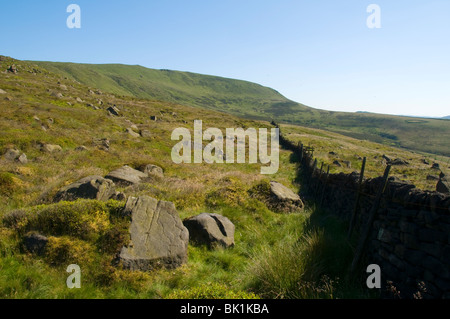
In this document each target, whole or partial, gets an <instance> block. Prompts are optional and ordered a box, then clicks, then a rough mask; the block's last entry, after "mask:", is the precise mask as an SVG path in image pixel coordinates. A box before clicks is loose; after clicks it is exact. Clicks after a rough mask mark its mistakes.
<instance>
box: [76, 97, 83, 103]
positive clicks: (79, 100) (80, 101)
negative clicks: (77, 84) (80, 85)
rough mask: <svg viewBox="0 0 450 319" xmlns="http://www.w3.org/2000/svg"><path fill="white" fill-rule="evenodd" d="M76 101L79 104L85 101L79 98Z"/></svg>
mask: <svg viewBox="0 0 450 319" xmlns="http://www.w3.org/2000/svg"><path fill="white" fill-rule="evenodd" d="M75 101H77V102H78V103H83V100H82V99H80V98H79V97H77V98H76V99H75Z"/></svg>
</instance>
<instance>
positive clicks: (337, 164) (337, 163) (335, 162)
mask: <svg viewBox="0 0 450 319" xmlns="http://www.w3.org/2000/svg"><path fill="white" fill-rule="evenodd" d="M333 164H334V165H336V166H337V167H342V165H341V163H340V162H339V161H337V160H336V161H334V162H333Z"/></svg>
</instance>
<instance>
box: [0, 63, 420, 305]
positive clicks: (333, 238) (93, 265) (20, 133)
mask: <svg viewBox="0 0 450 319" xmlns="http://www.w3.org/2000/svg"><path fill="white" fill-rule="evenodd" d="M12 63H15V64H16V65H17V67H18V69H19V73H18V74H16V75H12V74H3V73H2V74H0V88H2V89H4V90H5V91H7V94H6V95H7V96H8V97H9V99H1V100H0V162H1V163H0V164H1V166H0V219H1V225H0V248H1V249H0V269H1V271H0V297H1V298H176V297H179V298H188V297H193V296H194V297H195V296H197V297H198V298H201V297H208V298H215V297H217V298H223V297H242V298H244V297H245V298H247V297H248V298H253V297H268V298H346V297H356V298H368V297H372V296H371V295H370V294H369V293H368V292H367V290H364V289H363V288H361V283H363V284H364V283H365V280H361V278H359V277H355V278H353V277H352V278H353V279H351V278H347V275H348V273H347V265H348V262H349V260H350V256H351V253H352V245H351V243H348V242H347V241H346V239H345V238H343V234H344V233H345V232H344V231H343V228H345V225H342V224H340V223H339V222H338V221H337V220H334V219H332V218H330V217H327V216H322V215H321V213H320V212H319V211H317V210H316V209H315V208H313V207H309V208H307V209H305V210H304V211H302V212H299V213H295V214H279V213H276V212H274V211H272V210H271V209H270V208H268V207H267V202H266V201H265V200H264V198H263V197H258V196H254V195H255V192H254V190H259V189H260V188H262V190H264V187H261V185H262V186H263V185H267V183H268V181H270V180H275V181H278V182H280V183H282V184H284V185H286V186H288V187H290V188H291V189H293V190H294V191H296V192H298V191H300V190H301V188H302V187H303V186H305V185H301V183H300V184H299V183H298V182H299V181H297V180H296V169H297V164H296V163H295V162H293V161H292V160H291V153H290V152H287V151H285V150H281V152H280V169H279V171H278V172H277V173H276V174H274V175H271V176H269V177H267V176H262V175H261V174H260V164H239V165H237V164H223V165H210V164H206V163H203V164H195V165H188V164H182V165H175V164H174V163H173V162H172V160H171V158H170V151H171V148H172V146H173V145H174V141H171V139H170V135H171V132H172V130H173V129H174V128H176V127H187V128H188V129H191V130H192V127H193V121H194V120H195V119H202V120H203V127H204V128H206V127H217V128H219V129H221V130H222V131H223V132H224V131H225V128H227V127H235V128H237V127H243V128H248V127H254V128H261V127H270V125H269V123H267V122H264V121H262V122H261V121H257V120H250V119H243V118H238V117H235V116H231V115H224V114H223V113H219V112H215V111H212V110H204V109H199V108H194V107H191V106H184V105H180V104H175V103H171V102H161V101H155V100H147V99H141V98H136V97H131V96H118V95H115V94H110V93H101V92H97V93H95V91H97V89H92V90H93V91H94V93H93V94H92V93H91V92H89V88H88V87H86V86H84V85H82V84H80V83H77V82H75V81H73V80H71V79H69V78H64V77H62V76H59V75H57V74H54V73H51V72H49V71H48V70H46V69H45V68H43V67H40V66H35V65H33V64H31V63H27V62H23V61H14V60H4V61H0V67H1V69H6V68H7V66H8V65H10V64H12ZM125 69H126V68H125ZM143 72H144V71H143ZM165 76H168V75H165ZM171 76H172V75H171ZM174 76H175V75H174ZM177 76H178V75H177ZM180 81H181V80H180ZM220 83H222V82H220ZM223 83H225V84H226V82H223ZM225 84H224V85H225ZM60 85H65V86H66V87H67V90H61V87H60ZM217 85H219V84H217ZM203 89H204V90H206V89H207V88H202V90H203ZM247 89H248V88H246V89H245V90H247ZM47 90H50V91H56V92H59V91H61V92H62V93H63V97H62V98H56V97H53V96H51V94H50V91H47ZM199 90H200V89H199ZM242 90H243V93H242V94H244V93H245V90H244V89H242ZM258 92H259V91H257V90H256V91H254V94H255V95H258ZM77 97H78V98H80V99H81V100H83V101H84V102H77V99H76V98H77ZM2 98H3V97H2ZM98 99H102V101H103V104H102V105H100V104H99V103H98ZM88 104H93V105H96V106H98V107H99V109H94V108H93V107H91V106H88ZM109 105H116V106H117V107H118V108H119V109H120V112H121V114H122V116H120V117H114V116H110V115H108V113H107V112H106V108H107V107H108V106H109ZM174 113H175V115H174ZM150 115H157V116H158V118H159V120H158V121H152V120H150ZM131 123H133V124H135V125H136V126H137V127H138V128H139V129H140V130H142V129H146V130H149V131H150V132H151V137H149V138H131V137H130V136H129V135H128V134H127V133H126V132H125V130H126V128H128V127H130V126H131ZM43 127H44V128H45V129H43ZM283 133H286V134H290V136H289V137H290V138H296V137H298V138H300V139H301V140H303V141H306V142H307V139H310V142H311V143H312V144H314V145H315V147H316V152H317V154H323V156H324V157H323V158H324V159H325V156H326V155H327V154H328V151H329V150H330V149H333V150H335V149H338V148H339V147H341V146H342V150H343V153H342V155H340V156H343V158H347V156H350V154H352V153H351V152H353V151H354V150H358V149H359V150H363V151H364V152H362V153H364V154H366V155H368V156H370V155H371V154H374V153H371V152H372V151H373V150H377V151H376V153H377V154H378V153H379V154H381V153H383V152H386V153H387V154H389V155H391V154H397V153H396V152H399V151H398V150H396V149H395V148H390V147H389V148H388V147H386V146H383V145H380V144H364V145H365V146H364V147H363V146H361V145H362V144H360V143H366V142H361V141H358V140H354V139H350V138H346V137H344V136H342V135H337V134H335V133H330V132H326V131H318V130H312V129H307V128H302V127H294V126H292V127H283ZM102 139H108V140H109V141H110V148H109V150H105V149H103V148H102V144H101V140H102ZM42 143H49V144H58V145H60V146H61V147H62V151H61V152H56V153H44V152H42V151H41V149H40V145H41V144H42ZM367 143H368V142H367ZM81 145H84V146H85V147H86V148H87V150H85V151H78V150H77V149H76V148H77V147H78V146H81ZM8 148H17V149H19V150H20V151H21V152H24V153H26V154H27V158H28V163H27V164H21V163H18V162H10V161H6V160H5V159H4V158H3V156H2V155H3V153H4V152H5V151H6V150H7V149H8ZM344 150H345V152H344ZM399 154H400V153H399ZM401 154H402V155H401V156H402V157H405V158H406V159H409V158H410V157H411V158H412V157H414V156H416V155H415V154H413V153H409V152H406V151H404V153H401ZM417 156H419V155H417ZM417 158H419V157H417ZM150 163H151V164H156V165H158V166H161V167H162V168H163V170H164V175H165V177H164V178H154V179H152V180H150V181H148V182H147V183H143V184H140V185H138V186H131V187H122V188H119V190H120V191H122V192H124V193H125V194H126V195H128V196H130V195H132V196H139V195H144V194H145V195H150V196H152V197H155V198H157V199H160V200H166V201H172V202H173V203H175V205H176V207H177V210H178V212H179V214H180V218H182V219H184V218H187V217H190V216H193V215H196V214H199V213H202V212H211V213H218V214H222V215H224V216H226V217H228V218H229V219H230V220H231V221H232V222H233V223H234V224H235V225H236V232H235V242H236V245H235V247H234V248H232V249H227V250H208V249H206V248H205V247H194V246H189V248H188V255H189V259H188V262H187V264H185V265H184V266H182V267H180V268H178V269H176V270H170V271H169V270H158V271H153V272H149V273H142V272H131V271H126V270H122V269H120V267H115V266H113V265H112V263H111V262H112V260H113V258H114V256H115V254H116V253H117V251H118V249H120V247H121V246H122V245H123V243H124V242H126V241H127V236H126V233H125V232H124V230H126V227H127V222H128V221H127V220H124V219H121V218H120V217H118V215H119V214H117V212H118V211H119V210H120V208H121V207H122V206H123V202H114V201H112V202H107V203H102V202H97V201H92V200H91V201H86V200H80V201H76V202H72V203H68V202H61V203H56V204H55V203H53V201H52V199H53V196H54V195H55V193H56V192H57V191H58V190H59V189H60V188H61V187H63V186H65V185H68V184H70V183H72V182H74V181H76V180H78V179H80V178H83V177H86V176H88V175H101V176H105V175H106V174H107V173H108V172H110V171H111V170H113V169H116V168H118V167H121V166H122V165H125V164H128V165H130V166H132V167H139V166H141V165H143V164H150ZM357 167H358V165H357V161H356V160H355V161H353V162H352V168H354V169H356V168H357ZM373 173H374V174H375V173H376V171H375V170H374V171H373ZM262 193H263V194H264V192H262ZM32 231H35V232H40V233H43V234H45V235H46V236H47V237H48V238H49V242H50V245H49V250H48V251H47V253H46V254H45V255H43V256H36V255H33V254H30V253H28V252H26V251H25V250H24V249H23V245H22V243H23V237H24V235H26V234H28V233H29V232H32ZM335 261H338V262H337V263H336V262H335ZM68 262H71V263H72V262H79V263H80V264H82V288H81V289H73V290H69V289H67V287H66V279H67V276H68V273H67V272H66V267H67V265H66V264H67V263H68ZM211 285H212V287H215V288H217V289H213V290H214V291H212V290H211V288H209V287H211Z"/></svg>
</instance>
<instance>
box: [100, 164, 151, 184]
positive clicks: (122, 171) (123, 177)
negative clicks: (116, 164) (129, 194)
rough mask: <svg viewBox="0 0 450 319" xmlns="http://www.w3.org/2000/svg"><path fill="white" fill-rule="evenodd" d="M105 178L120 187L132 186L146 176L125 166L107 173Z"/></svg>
mask: <svg viewBox="0 0 450 319" xmlns="http://www.w3.org/2000/svg"><path fill="white" fill-rule="evenodd" d="M105 177H106V178H108V179H110V180H112V181H113V182H115V183H117V184H120V185H134V184H139V183H141V182H142V179H144V178H146V177H148V175H147V174H146V173H143V172H141V171H138V170H136V169H134V168H132V167H130V166H128V165H125V166H122V167H121V168H118V169H116V170H114V171H112V172H110V173H108V175H106V176H105Z"/></svg>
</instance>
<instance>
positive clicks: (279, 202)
mask: <svg viewBox="0 0 450 319" xmlns="http://www.w3.org/2000/svg"><path fill="white" fill-rule="evenodd" d="M270 194H271V199H270V206H271V207H270V208H271V209H274V210H276V211H281V212H287V213H290V212H295V211H298V210H301V209H303V207H304V204H303V202H302V200H301V199H300V196H299V195H298V194H296V193H294V192H293V191H292V190H291V189H289V188H287V187H286V186H284V185H282V184H280V183H278V182H274V181H272V182H270Z"/></svg>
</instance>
